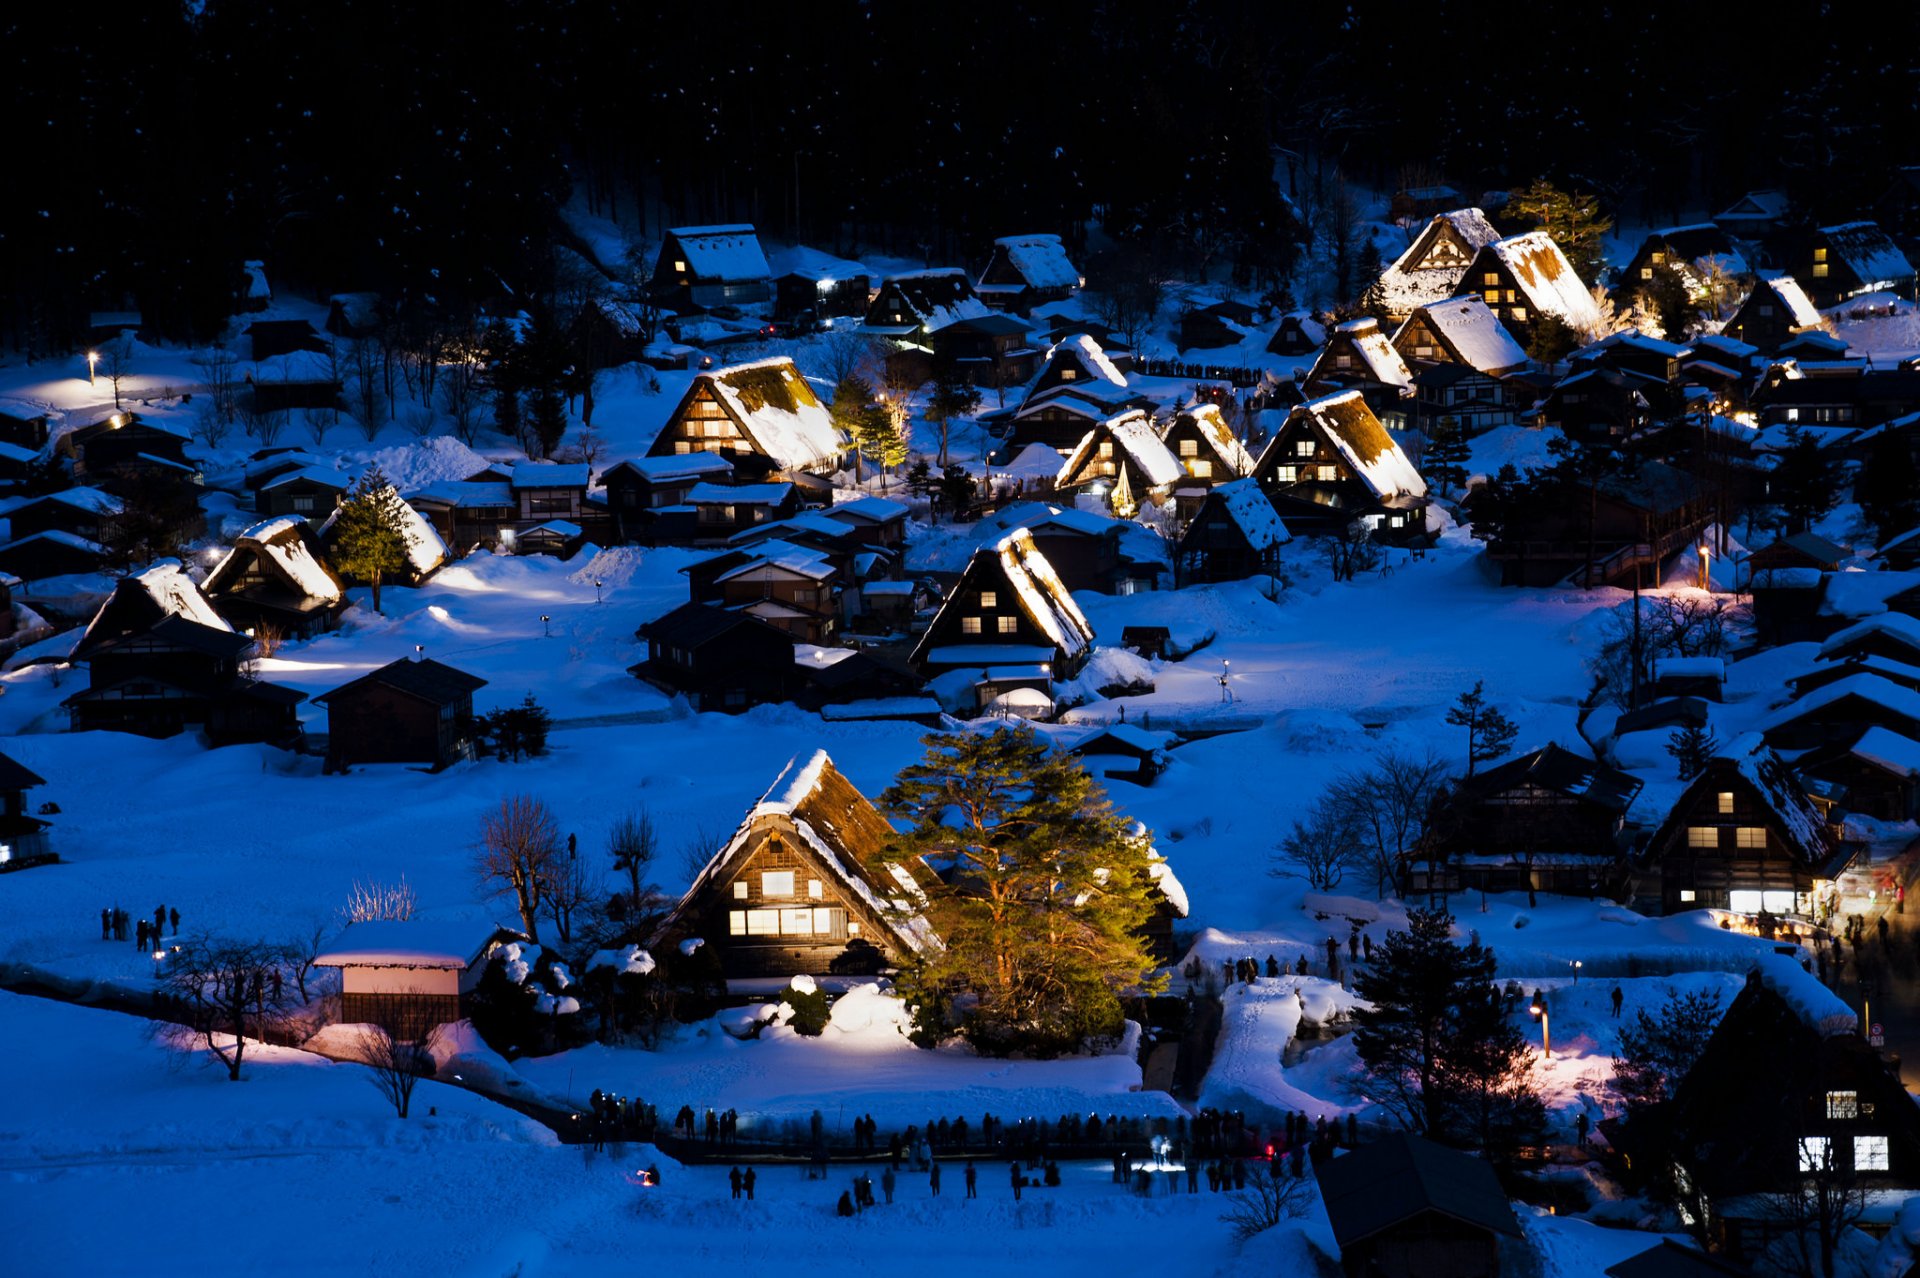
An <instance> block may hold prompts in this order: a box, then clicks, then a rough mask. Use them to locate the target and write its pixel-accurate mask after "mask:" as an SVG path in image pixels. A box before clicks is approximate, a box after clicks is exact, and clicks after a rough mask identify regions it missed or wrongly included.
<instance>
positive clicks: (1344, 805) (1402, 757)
mask: <svg viewBox="0 0 1920 1278" xmlns="http://www.w3.org/2000/svg"><path fill="white" fill-rule="evenodd" d="M1446 783H1447V764H1446V761H1445V760H1444V759H1442V758H1441V757H1440V756H1439V755H1438V754H1436V753H1434V752H1433V751H1432V750H1431V749H1429V750H1428V751H1427V752H1426V753H1425V754H1423V755H1408V754H1399V753H1397V752H1392V751H1389V752H1387V753H1385V754H1382V755H1380V756H1378V757H1377V758H1376V759H1375V760H1374V761H1373V766H1372V767H1370V768H1365V769H1360V770H1356V771H1353V772H1348V773H1346V774H1345V775H1343V776H1342V777H1340V779H1339V780H1337V781H1335V782H1334V783H1333V786H1332V788H1331V789H1330V790H1329V791H1328V792H1327V793H1328V798H1329V799H1330V801H1331V802H1332V804H1333V805H1334V807H1335V808H1336V809H1337V810H1338V811H1339V812H1340V813H1342V814H1343V815H1344V817H1345V818H1346V819H1347V820H1348V821H1349V822H1351V823H1352V826H1353V828H1354V829H1355V830H1356V831H1357V832H1358V835H1359V841H1360V845H1361V847H1362V848H1364V849H1365V855H1366V858H1367V861H1368V864H1369V866H1370V868H1371V869H1372V870H1373V878H1374V888H1375V891H1376V893H1377V894H1378V895H1380V896H1382V897H1384V896H1385V895H1386V894H1387V890H1388V888H1390V887H1391V886H1392V885H1393V883H1394V881H1395V880H1396V879H1397V878H1398V877H1399V874H1400V870H1401V868H1402V866H1404V864H1405V863H1406V858H1407V857H1408V856H1409V855H1411V854H1412V852H1413V850H1414V847H1415V846H1416V845H1417V844H1418V843H1419V842H1420V836H1421V834H1422V833H1423V832H1424V831H1425V829H1426V823H1427V817H1428V814H1429V812H1431V810H1432V808H1433V806H1434V801H1435V800H1436V799H1437V798H1438V797H1439V796H1440V793H1441V790H1442V788H1443V787H1444V786H1445V785H1446Z"/></svg>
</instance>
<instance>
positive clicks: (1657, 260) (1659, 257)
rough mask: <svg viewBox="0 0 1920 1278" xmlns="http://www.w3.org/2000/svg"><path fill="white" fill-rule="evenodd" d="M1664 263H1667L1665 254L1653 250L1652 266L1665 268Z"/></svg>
mask: <svg viewBox="0 0 1920 1278" xmlns="http://www.w3.org/2000/svg"><path fill="white" fill-rule="evenodd" d="M1666 263H1667V255H1666V254H1665V253H1662V252H1660V251H1659V250H1658V249H1656V250H1654V254H1653V264H1654V265H1655V266H1665V265H1666Z"/></svg>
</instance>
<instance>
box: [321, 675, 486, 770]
mask: <svg viewBox="0 0 1920 1278" xmlns="http://www.w3.org/2000/svg"><path fill="white" fill-rule="evenodd" d="M486 686H487V681H486V680H485V679H481V678H478V677H476V676H474V675H470V674H468V673H467V672H466V671H464V670H456V669H454V668H453V667H452V666H449V665H443V664H442V663H440V662H438V661H435V660H433V659H432V658H430V657H415V658H413V659H411V660H408V659H407V658H404V657H403V658H401V659H400V660H398V661H391V662H388V663H387V664H386V665H384V666H381V667H380V668H379V669H378V670H374V671H370V672H369V673H367V674H363V675H361V676H360V677H359V678H358V679H355V680H353V681H352V682H351V683H344V684H341V685H340V686H339V687H338V688H335V689H334V690H333V691H331V692H327V693H323V694H321V695H320V696H317V697H315V698H314V699H313V700H314V704H315V705H323V706H325V707H326V708H327V770H328V771H329V772H342V771H345V770H346V769H347V768H351V767H354V766H356V765H359V764H364V763H411V764H425V765H427V766H428V767H429V768H431V769H432V770H433V771H435V772H438V771H439V770H440V769H442V768H445V767H447V766H449V765H451V764H453V763H457V762H459V761H460V760H461V759H467V758H471V757H473V736H474V718H473V694H474V693H475V692H476V691H478V690H479V689H481V688H484V687H486Z"/></svg>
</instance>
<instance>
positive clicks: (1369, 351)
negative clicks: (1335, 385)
mask: <svg viewBox="0 0 1920 1278" xmlns="http://www.w3.org/2000/svg"><path fill="white" fill-rule="evenodd" d="M1333 331H1334V338H1333V340H1332V341H1331V342H1329V343H1328V345H1327V353H1326V354H1323V355H1322V356H1321V359H1323V360H1325V359H1327V358H1329V357H1330V356H1331V357H1332V358H1336V359H1337V358H1338V356H1333V355H1332V352H1333V351H1335V350H1336V349H1338V348H1339V346H1340V345H1341V341H1340V339H1341V338H1342V337H1345V338H1346V339H1347V341H1348V343H1349V344H1351V345H1352V347H1353V350H1354V353H1356V354H1357V355H1359V356H1360V362H1361V363H1363V364H1365V365H1366V366H1367V373H1368V375H1369V376H1370V377H1372V378H1373V380H1374V381H1376V382H1382V383H1384V384H1386V385H1388V386H1398V387H1400V388H1401V389H1402V390H1406V391H1411V389H1412V387H1413V370H1412V369H1410V368H1408V367H1407V361H1405V360H1404V359H1401V358H1400V352H1399V351H1397V350H1395V349H1393V342H1392V341H1391V340H1390V339H1389V338H1388V337H1387V334H1386V331H1385V330H1384V329H1382V328H1381V327H1380V321H1379V320H1376V319H1374V318H1373V317H1372V316H1371V315H1366V316H1362V317H1361V318H1359V319H1350V320H1348V321H1347V322H1346V323H1344V324H1341V325H1339V326H1338V327H1336V328H1335V329H1334V330H1333ZM1333 375H1334V376H1336V377H1337V376H1339V369H1338V368H1337V366H1336V367H1335V370H1334V373H1333Z"/></svg>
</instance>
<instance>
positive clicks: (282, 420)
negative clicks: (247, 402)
mask: <svg viewBox="0 0 1920 1278" xmlns="http://www.w3.org/2000/svg"><path fill="white" fill-rule="evenodd" d="M291 417H292V414H291V413H289V412H288V411H287V410H286V409H284V408H275V409H271V410H269V411H267V412H255V413H254V415H253V437H254V438H255V439H257V440H259V441H260V444H261V446H262V447H263V448H272V447H273V445H274V441H276V440H278V439H279V438H280V436H281V435H282V434H284V433H285V432H286V429H287V422H288V421H289V420H290V419H291Z"/></svg>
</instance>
